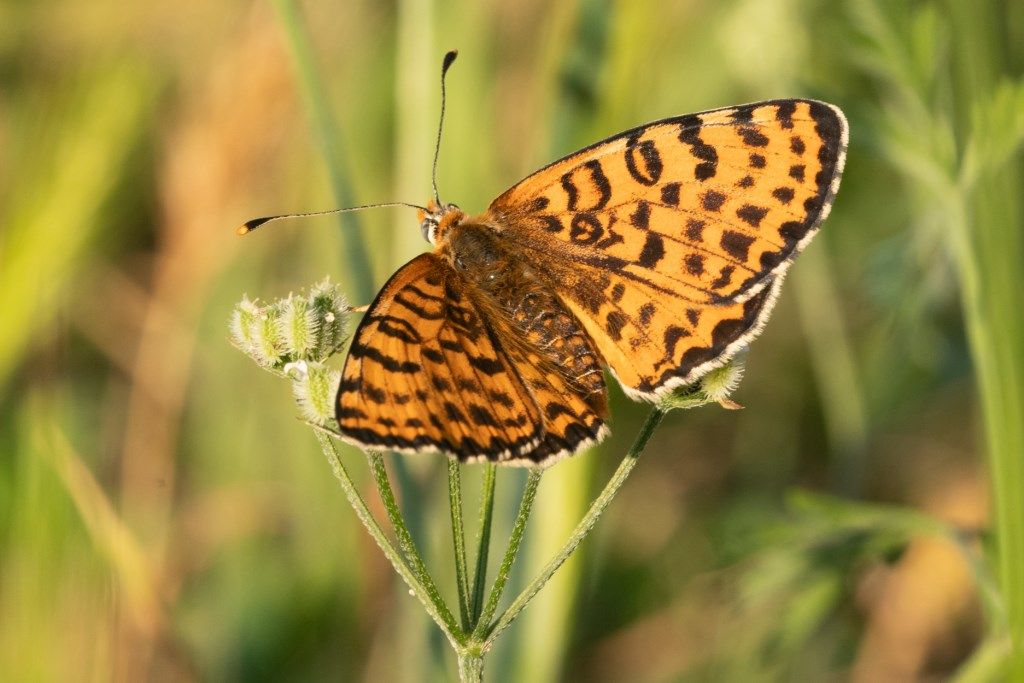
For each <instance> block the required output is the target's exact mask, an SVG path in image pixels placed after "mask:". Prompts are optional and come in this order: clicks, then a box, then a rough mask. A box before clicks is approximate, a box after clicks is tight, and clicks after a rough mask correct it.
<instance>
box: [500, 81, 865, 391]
mask: <svg viewBox="0 0 1024 683" xmlns="http://www.w3.org/2000/svg"><path fill="white" fill-rule="evenodd" d="M845 147H846V122H845V119H844V118H843V116H842V114H841V113H840V112H839V111H838V110H837V109H835V108H834V107H832V106H830V105H827V104H824V103H820V102H815V101H810V100H779V101H773V102H763V103H757V104H751V105H745V106H741V107H733V108H729V109H719V110H714V111H710V112H704V113H701V114H691V115H687V116H681V117H676V118H672V119H666V120H663V121H659V122H655V123H652V124H649V125H647V126H642V127H640V128H636V129H633V130H631V131H626V132H625V133H622V134H620V135H617V136H614V137H612V138H609V139H608V140H605V141H603V142H601V143H598V144H596V145H593V146H591V147H588V148H586V149H584V150H581V151H580V152H577V153H575V154H572V155H570V156H568V157H566V158H564V159H562V160H559V161H557V162H554V163H553V164H551V165H549V166H547V167H545V168H544V169H542V170H541V171H538V172H537V173H535V174H533V175H531V176H529V177H528V178H526V179H525V180H523V181H521V182H520V183H519V184H517V185H515V186H514V187H512V188H511V189H510V190H508V191H507V192H505V193H504V194H502V195H501V196H500V197H499V198H498V199H496V200H495V201H494V202H493V203H492V204H491V207H490V208H489V209H488V212H487V213H486V214H484V216H483V217H481V218H480V220H481V221H484V222H487V221H490V222H491V223H492V224H494V225H495V226H496V227H497V229H499V230H501V231H502V233H503V235H504V236H505V238H506V240H507V241H509V242H510V243H515V244H518V248H519V249H520V251H521V253H522V254H523V257H524V258H526V259H535V260H536V261H537V262H538V263H541V262H542V263H544V264H546V268H545V271H546V272H548V273H552V274H555V273H557V274H556V275H554V276H553V277H551V278H550V286H552V287H553V288H555V289H556V290H557V291H558V292H559V294H560V296H561V297H562V299H563V300H564V301H565V302H566V304H567V305H568V306H569V307H570V308H571V309H572V310H573V312H574V313H575V314H576V315H577V316H578V317H579V318H580V320H581V322H582V323H583V325H584V326H585V328H586V329H587V331H588V332H589V333H590V334H591V335H592V336H593V338H594V340H595V342H596V344H597V347H598V349H599V350H600V351H601V353H602V354H603V355H604V357H605V359H606V361H607V362H608V364H609V366H610V367H611V369H612V370H613V372H614V373H615V374H616V376H617V378H618V379H619V380H620V382H622V383H623V385H624V387H625V388H626V390H627V391H629V392H630V393H631V394H632V395H634V396H639V397H653V396H655V395H660V394H662V393H664V392H665V391H668V390H670V389H671V388H672V387H674V386H677V385H679V384H683V383H689V382H692V381H694V380H695V379H697V378H699V377H700V375H701V374H703V373H704V372H707V370H709V369H711V368H712V367H714V366H715V365H716V364H720V363H722V362H724V361H725V360H727V359H728V357H730V356H731V355H732V354H733V353H735V352H736V351H737V350H738V349H739V348H741V347H742V346H743V345H744V344H745V343H746V342H748V341H749V340H750V339H751V338H752V337H753V336H754V335H755V334H756V333H757V331H758V330H759V329H760V327H761V325H762V323H763V321H764V320H765V319H766V317H767V315H768V313H769V312H770V310H771V304H772V301H773V299H774V296H775V293H777V291H778V287H779V286H780V284H781V279H782V276H783V275H784V273H785V270H786V268H787V267H788V264H789V262H790V260H791V259H792V258H793V256H794V255H795V254H796V253H798V252H799V250H800V249H802V248H803V246H804V245H806V243H807V242H808V241H809V239H810V237H811V236H812V235H813V234H814V232H815V231H816V230H817V228H818V226H819V224H820V223H821V221H822V220H823V219H824V217H825V216H826V215H827V212H828V209H829V207H830V205H831V202H832V198H833V196H834V194H835V192H836V190H837V188H838V182H839V177H840V174H841V172H842V167H843V161H844V155H845Z"/></svg>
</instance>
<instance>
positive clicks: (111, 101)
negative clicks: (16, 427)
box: [0, 65, 155, 387]
mask: <svg viewBox="0 0 1024 683" xmlns="http://www.w3.org/2000/svg"><path fill="white" fill-rule="evenodd" d="M78 87H79V89H80V91H81V92H80V93H79V95H78V96H76V97H72V98H70V101H68V102H66V103H64V104H63V106H60V108H59V109H57V110H56V111H54V112H47V111H45V110H43V111H36V112H31V113H27V114H26V116H25V119H27V121H26V123H25V125H26V128H28V130H24V131H20V134H21V135H23V136H24V137H23V141H24V144H25V146H26V147H27V149H25V150H24V156H25V158H24V159H22V160H20V162H19V165H18V174H17V176H16V178H15V182H14V188H13V190H14V191H13V192H11V193H10V197H11V199H10V203H9V204H8V205H7V206H6V207H4V208H3V209H0V210H2V211H3V215H2V217H0V221H2V222H3V223H4V224H5V227H4V228H3V230H0V387H3V386H4V384H6V382H7V380H8V378H9V377H10V374H11V372H12V370H13V369H14V367H15V366H16V365H17V364H18V362H19V361H20V360H21V356H22V354H23V353H24V352H25V351H26V350H27V349H28V347H29V344H30V343H31V340H32V339H33V337H34V336H35V335H37V334H39V333H40V332H41V331H42V330H43V329H45V328H46V326H47V325H49V324H50V323H51V322H52V320H53V319H54V317H55V316H56V315H57V312H58V311H59V310H60V308H61V303H60V302H61V296H62V295H63V294H64V293H65V292H66V291H67V290H68V288H69V287H72V286H73V285H74V284H75V282H76V281H77V277H76V276H77V275H78V268H79V266H80V265H81V264H82V263H83V261H84V258H85V256H86V254H87V252H88V250H89V248H90V245H91V244H92V242H93V240H94V239H95V238H96V236H97V235H98V234H99V233H100V232H101V231H102V230H103V229H104V228H107V227H109V226H108V224H107V223H106V222H104V221H103V220H101V219H100V216H101V214H102V210H103V207H104V205H105V204H106V203H107V202H108V201H110V198H111V196H112V194H113V193H114V192H115V191H116V189H117V187H118V185H119V183H120V182H121V181H122V180H123V179H124V174H125V173H128V172H129V171H130V170H131V166H130V165H128V164H126V163H125V162H126V160H127V158H128V156H129V154H130V153H131V152H132V151H133V150H134V149H135V147H136V145H137V144H138V143H139V140H140V138H141V137H142V135H143V132H144V131H145V129H146V128H145V127H146V125H147V124H148V119H149V113H150V111H151V110H152V107H153V105H154V104H155V98H154V97H153V94H154V93H153V81H152V80H151V79H150V78H149V77H148V75H147V74H146V73H145V72H144V71H142V70H140V69H139V68H137V67H135V66H126V65H117V66H113V67H109V68H107V69H97V70H96V71H95V72H93V73H89V74H88V75H85V74H83V75H82V77H81V82H80V83H79V84H78ZM47 105H48V106H51V107H52V106H53V103H52V101H48V103H47ZM40 106H43V105H40ZM42 131H46V132H45V134H44V133H42ZM54 131H55V132H54Z"/></svg>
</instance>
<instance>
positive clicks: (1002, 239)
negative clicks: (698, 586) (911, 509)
mask: <svg viewBox="0 0 1024 683" xmlns="http://www.w3.org/2000/svg"><path fill="white" fill-rule="evenodd" d="M944 5H945V8H946V11H948V12H949V16H950V21H951V26H953V27H954V29H953V30H952V31H951V32H950V37H951V45H952V47H953V49H952V50H951V56H952V60H951V64H952V67H953V71H954V79H953V83H954V88H955V90H954V93H955V95H956V97H955V100H954V101H955V102H956V103H958V104H959V108H958V109H957V110H955V111H954V114H955V115H956V116H957V120H958V122H959V128H960V130H961V131H962V135H961V138H962V139H963V140H967V139H970V136H971V135H972V134H974V135H978V136H982V135H984V134H985V133H987V132H988V131H977V130H972V126H978V125H979V123H978V120H976V119H974V117H973V116H972V112H971V108H972V107H973V106H974V105H975V104H976V103H979V102H983V101H985V100H986V99H987V98H989V97H990V96H991V94H992V93H993V92H994V91H995V90H996V88H997V87H999V83H1000V81H1001V80H1002V79H1004V78H1005V73H1006V72H1007V68H1008V65H1009V64H1010V63H1011V62H1012V57H1011V54H1012V53H1011V46H1010V45H1008V44H1007V43H1006V41H1005V39H1003V36H1004V34H1003V26H1002V24H1003V22H1004V21H1005V16H1004V15H1005V12H1004V10H1003V9H1002V6H1001V4H999V3H970V4H968V5H967V6H965V5H964V3H960V2H953V1H949V2H946V3H944ZM1022 176H1024V173H1022V171H1021V164H1020V161H1019V158H1015V159H1013V160H1011V161H1010V162H1009V163H1007V164H1005V165H1004V166H1002V167H1001V168H999V169H993V170H989V171H988V172H985V173H984V174H983V175H982V177H981V178H979V179H978V181H977V182H975V183H974V185H973V188H972V191H971V192H970V193H966V192H965V197H964V202H963V210H962V214H961V215H959V216H957V217H956V219H955V221H954V233H955V234H954V239H956V240H957V241H958V244H957V246H958V247H959V249H958V250H956V251H957V253H956V256H957V265H958V271H959V278H960V281H961V297H962V300H963V309H964V320H965V322H966V327H967V339H968V344H969V347H970V350H971V358H972V361H973V363H974V366H975V373H976V382H977V386H978V394H979V398H980V403H981V409H982V416H983V419H984V428H985V443H986V449H987V452H988V472H989V477H990V480H991V486H992V506H993V511H994V520H993V521H994V527H995V539H996V543H995V547H996V559H997V562H998V567H999V572H998V576H999V583H1000V586H1001V588H1002V593H1003V600H1004V604H1005V619H1006V627H1007V628H1008V631H1009V635H1010V643H1011V648H1010V661H1009V671H1008V672H1007V677H1006V680H1015V681H1021V680H1024V421H1022V420H1021V415H1022V414H1024V355H1022V354H1021V349H1022V348H1024V313H1022V308H1021V305H1020V302H1021V298H1022V297H1024V288H1022V287H1021V284H1020V282H1021V281H1020V255H1021V253H1022V252H1024V239H1022V237H1021V234H1022V233H1021V230H1020V225H1021V219H1022V214H1024V210H1022V206H1021V201H1020V198H1019V189H1020V186H1021V181H1022Z"/></svg>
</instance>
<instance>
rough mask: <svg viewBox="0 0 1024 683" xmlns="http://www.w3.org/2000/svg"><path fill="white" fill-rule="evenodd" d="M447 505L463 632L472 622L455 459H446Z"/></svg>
mask: <svg viewBox="0 0 1024 683" xmlns="http://www.w3.org/2000/svg"><path fill="white" fill-rule="evenodd" d="M448 505H449V507H450V508H451V514H452V541H453V546H454V549H455V581H456V583H457V584H458V587H459V615H460V616H461V618H462V629H463V631H469V629H470V626H471V624H472V623H473V621H472V616H471V610H470V604H469V582H468V580H467V576H468V574H469V571H468V570H467V569H466V535H465V531H464V529H463V525H462V466H461V465H459V461H458V460H456V459H455V458H448Z"/></svg>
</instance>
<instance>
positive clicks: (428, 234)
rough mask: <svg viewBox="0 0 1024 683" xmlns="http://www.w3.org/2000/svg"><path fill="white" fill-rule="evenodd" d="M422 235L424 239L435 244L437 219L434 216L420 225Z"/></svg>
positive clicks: (425, 219) (428, 217) (427, 218)
mask: <svg viewBox="0 0 1024 683" xmlns="http://www.w3.org/2000/svg"><path fill="white" fill-rule="evenodd" d="M420 233H421V234H422V235H423V239H425V240H426V241H428V242H430V243H431V244H433V243H434V237H435V236H436V235H437V219H436V218H434V217H432V216H427V217H426V218H424V219H423V221H422V222H421V223H420Z"/></svg>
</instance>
